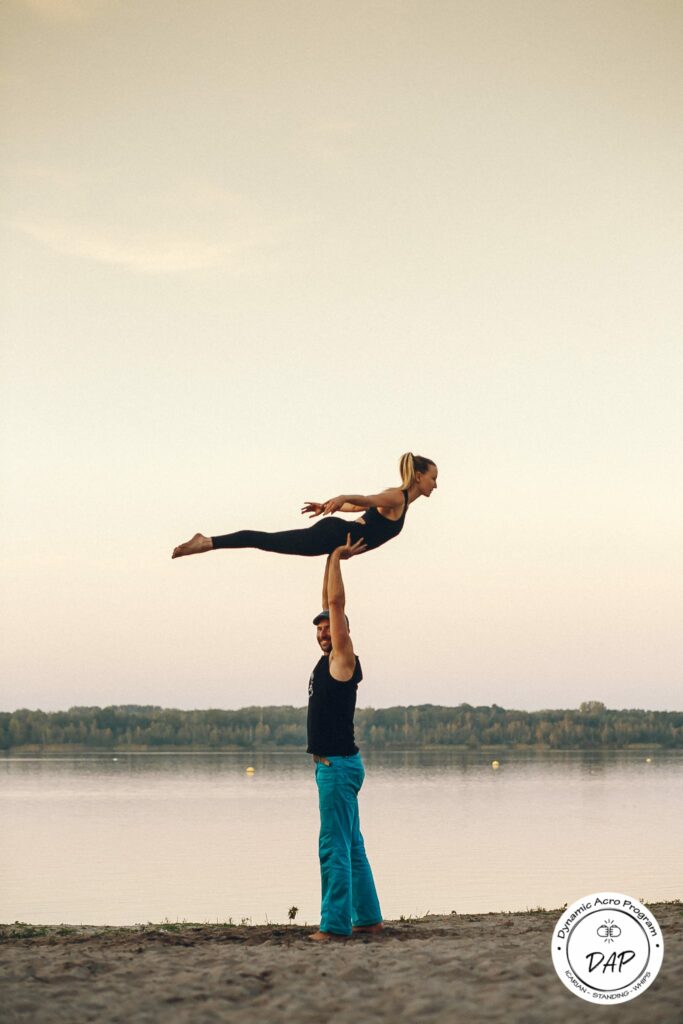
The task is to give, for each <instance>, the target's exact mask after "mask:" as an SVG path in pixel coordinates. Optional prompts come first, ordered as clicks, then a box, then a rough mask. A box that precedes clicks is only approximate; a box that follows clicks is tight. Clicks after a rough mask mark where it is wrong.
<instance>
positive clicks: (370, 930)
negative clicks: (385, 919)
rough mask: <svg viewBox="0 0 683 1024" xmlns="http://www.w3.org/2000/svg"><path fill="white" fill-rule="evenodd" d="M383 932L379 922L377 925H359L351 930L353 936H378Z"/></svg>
mask: <svg viewBox="0 0 683 1024" xmlns="http://www.w3.org/2000/svg"><path fill="white" fill-rule="evenodd" d="M383 931H384V925H383V924H382V922H381V921H378V922H377V924H359V925H357V927H355V928H354V929H353V934H354V935H379V934H380V933H381V932H383Z"/></svg>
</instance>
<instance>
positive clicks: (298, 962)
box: [0, 903, 683, 1024]
mask: <svg viewBox="0 0 683 1024" xmlns="http://www.w3.org/2000/svg"><path fill="white" fill-rule="evenodd" d="M651 908H652V910H653V911H654V913H655V915H656V917H657V919H658V921H659V924H660V926H661V928H662V932H663V934H664V940H665V955H664V963H663V966H662V969H661V971H660V973H659V976H658V978H657V979H656V981H655V982H654V984H653V985H652V986H651V987H650V988H649V989H648V990H647V991H646V992H645V993H643V995H642V996H639V997H638V998H636V999H634V1000H632V1001H631V1002H629V1003H625V1004H622V1005H620V1006H619V1007H618V1008H616V1007H605V1006H593V1005H591V1004H589V1003H585V1002H583V1001H582V1000H580V999H578V998H577V997H576V996H573V995H572V994H571V993H570V992H568V991H567V989H565V988H564V986H563V985H562V984H561V982H560V981H559V979H558V978H557V976H556V974H555V972H554V970H553V966H552V963H551V959H550V938H551V934H552V930H553V926H554V924H555V922H556V920H557V918H558V916H559V911H551V912H535V913H520V914H467V915H458V914H451V915H448V916H436V915H430V916H428V917H424V918H420V919H416V920H412V921H400V922H395V921H394V922H387V927H386V931H385V934H384V935H383V936H382V937H381V938H375V937H374V936H373V937H367V936H364V937H362V938H361V937H357V938H354V939H352V940H349V941H348V942H343V943H334V944H326V945H324V946H318V945H315V944H313V943H310V942H308V941H307V940H306V935H307V934H308V933H309V932H310V931H311V930H312V929H310V928H299V927H296V926H292V927H288V926H286V925H279V926H273V925H270V926H253V927H233V926H230V927H228V926H217V925H188V924H182V925H172V926H158V927H152V926H148V927H147V928H77V929H69V930H60V929H59V928H46V929H37V928H29V927H27V926H23V927H22V926H17V925H15V926H11V925H4V926H0V1008H1V1009H0V1017H1V1019H2V1021H3V1024H14V1022H30V1024H52V1022H55V1024H83V1022H86V1021H96V1022H97V1024H115V1022H116V1024H118V1022H120V1024H124V1022H125V1024H129V1022H132V1024H157V1022H162V1021H163V1022H173V1024H175V1022H178V1024H185V1022H187V1024H214V1022H215V1024H218V1022H224V1021H231V1022H232V1021H234V1022H237V1024H254V1022H262V1024H279V1022H283V1024H285V1022H291V1024H294V1022H296V1024H302V1022H304V1024H305V1022H308V1021H310V1022H315V1024H324V1022H326V1021H332V1020H334V1022H335V1024H367V1022H371V1021H378V1022H384V1021H386V1022H387V1024H389V1022H393V1021H405V1022H408V1021H410V1022H434V1024H461V1022H462V1024H479V1022H482V1024H484V1022H486V1024H488V1022H491V1024H494V1022H495V1024H499V1022H500V1024H503V1022H505V1024H575V1022H576V1024H579V1022H583V1021H593V1020H596V1021H597V1020H600V1021H601V1022H602V1024H604V1022H605V1020H606V1019H607V1018H609V1019H610V1020H612V1019H614V1020H615V1024H616V1022H617V1021H618V1024H636V1022H638V1024H642V1022H643V1021H647V1022H648V1024H682V1022H683V905H681V904H675V903H674V904H651ZM36 931H38V932H40V933H41V934H29V933H30V932H36Z"/></svg>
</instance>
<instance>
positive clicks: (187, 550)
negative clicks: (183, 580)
mask: <svg viewBox="0 0 683 1024" xmlns="http://www.w3.org/2000/svg"><path fill="white" fill-rule="evenodd" d="M400 471H401V486H400V487H388V488H387V489H386V491H381V492H380V493H379V494H340V495H338V496H337V497H336V498H329V499H328V500H327V501H323V502H317V501H307V502H306V504H305V505H304V507H303V508H302V509H301V512H302V515H305V514H307V513H308V515H309V517H310V518H311V519H314V518H315V517H317V516H329V517H330V518H329V519H321V520H320V521H319V522H317V523H315V524H314V525H313V526H309V527H306V528H304V529H299V530H282V531H280V532H278V533H263V532H262V531H260V530H238V531H237V532H236V533H226V534H225V535H224V536H222V537H205V536H204V535H203V534H202V533H195V535H194V537H193V538H192V539H191V540H188V541H185V543H184V544H179V545H178V547H177V548H175V549H174V551H173V555H172V557H173V558H181V557H182V556H183V555H198V554H200V553H201V552H202V551H214V550H216V549H218V548H258V549H259V550H261V551H275V552H277V553H278V554H280V555H306V556H315V555H329V554H330V552H332V551H334V550H335V549H336V548H338V547H339V546H340V545H342V544H345V543H346V538H347V534H350V535H351V543H352V544H355V543H356V541H358V540H360V539H361V538H362V539H363V543H364V545H365V547H366V548H367V550H368V551H371V550H372V549H373V548H378V547H379V546H380V545H381V544H386V542H387V541H388V540H391V539H392V537H396V536H398V534H399V533H400V532H401V530H402V529H403V523H404V522H405V518H406V512H407V511H408V505H410V503H411V502H413V501H415V499H416V498H419V497H421V496H424V497H425V498H428V497H429V496H430V494H431V493H432V491H433V490H435V489H436V477H437V473H438V470H437V468H436V464H435V463H434V462H433V461H432V460H431V459H427V458H425V457H424V456H423V455H413V453H412V452H406V453H405V455H402V456H401V461H400ZM335 512H362V513H363V515H362V516H361V517H360V518H359V519H356V520H354V521H352V522H348V520H346V519H340V518H339V517H337V516H335V515H334V513H335Z"/></svg>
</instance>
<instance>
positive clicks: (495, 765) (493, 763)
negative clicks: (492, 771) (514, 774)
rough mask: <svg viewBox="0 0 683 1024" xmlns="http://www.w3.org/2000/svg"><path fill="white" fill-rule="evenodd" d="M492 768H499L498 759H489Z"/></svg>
mask: <svg viewBox="0 0 683 1024" xmlns="http://www.w3.org/2000/svg"><path fill="white" fill-rule="evenodd" d="M491 767H492V768H500V761H491Z"/></svg>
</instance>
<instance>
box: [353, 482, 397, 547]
mask: <svg viewBox="0 0 683 1024" xmlns="http://www.w3.org/2000/svg"><path fill="white" fill-rule="evenodd" d="M401 493H402V495H403V511H402V512H401V515H400V516H399V518H398V519H396V520H393V519H387V518H386V516H383V515H382V514H381V513H380V512H378V510H377V509H376V508H369V509H368V510H367V511H366V512H364V513H363V516H362V518H363V519H364V520H365V525H363V523H359V522H358V520H357V519H356V524H357V525H358V526H359V527H360V530H361V531H362V537H363V540H364V541H365V543H366V544H367V546H368V551H369V550H371V549H372V548H378V547H379V546H380V544H386V542H387V541H388V540H391V538H392V537H398V535H399V533H400V532H401V530H402V529H403V524H404V523H405V521H406V512H407V511H408V491H401Z"/></svg>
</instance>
